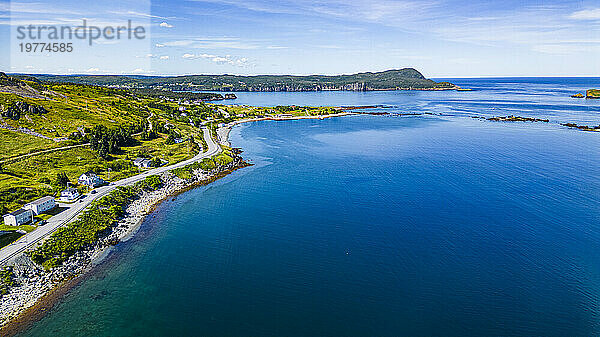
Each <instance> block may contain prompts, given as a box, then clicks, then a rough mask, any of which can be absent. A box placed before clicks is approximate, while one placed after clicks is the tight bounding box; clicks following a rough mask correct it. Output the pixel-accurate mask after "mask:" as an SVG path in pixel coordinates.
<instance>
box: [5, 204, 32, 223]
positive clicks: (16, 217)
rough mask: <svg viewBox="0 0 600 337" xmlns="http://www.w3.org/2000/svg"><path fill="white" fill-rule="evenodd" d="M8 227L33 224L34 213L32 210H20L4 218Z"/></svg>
mask: <svg viewBox="0 0 600 337" xmlns="http://www.w3.org/2000/svg"><path fill="white" fill-rule="evenodd" d="M3 219H4V224H5V225H7V226H21V225H25V224H28V223H30V222H33V212H32V211H31V210H30V209H23V208H21V209H18V210H16V211H14V212H12V213H8V214H5V215H4V216H3Z"/></svg>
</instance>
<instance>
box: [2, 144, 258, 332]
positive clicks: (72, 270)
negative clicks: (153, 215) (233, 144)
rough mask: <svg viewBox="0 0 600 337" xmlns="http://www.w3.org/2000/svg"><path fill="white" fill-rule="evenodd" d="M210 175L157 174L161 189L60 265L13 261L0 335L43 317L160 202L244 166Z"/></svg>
mask: <svg viewBox="0 0 600 337" xmlns="http://www.w3.org/2000/svg"><path fill="white" fill-rule="evenodd" d="M233 159H234V160H233V161H232V162H231V163H229V164H227V165H222V166H220V167H218V168H216V169H214V170H212V171H210V172H205V171H202V170H200V169H198V170H195V171H193V172H192V173H193V174H192V177H191V178H190V179H186V180H184V179H181V178H179V177H177V176H176V175H174V174H173V173H171V172H165V173H162V174H161V175H159V177H160V179H161V182H162V186H161V187H160V188H158V189H157V190H154V191H151V192H141V194H140V195H138V197H137V198H136V199H135V200H134V201H132V202H131V203H129V204H128V205H127V206H126V208H125V213H124V216H123V218H122V219H120V220H119V222H118V223H117V224H116V225H115V226H113V227H112V228H111V229H110V232H109V233H107V234H106V235H104V236H103V237H102V238H100V239H99V240H98V241H97V242H96V243H95V244H94V245H93V246H91V247H88V248H87V249H85V250H83V251H79V252H77V253H75V254H74V255H73V256H71V257H70V258H69V259H68V260H66V261H65V262H64V263H63V264H62V265H61V266H59V267H56V268H53V269H52V270H50V271H45V270H44V269H43V268H42V267H41V266H39V265H36V264H35V263H33V262H32V261H31V260H30V259H29V257H27V256H26V255H24V254H23V255H21V256H20V257H18V258H16V259H15V261H14V263H13V264H12V266H13V272H14V275H15V279H16V282H17V286H14V287H12V288H11V289H10V291H9V292H8V293H7V294H5V295H3V296H2V297H1V298H0V335H2V336H11V335H14V334H16V333H18V332H19V331H22V329H23V328H25V327H26V326H27V325H28V323H31V322H33V321H35V320H36V318H39V317H40V316H41V315H43V314H44V312H46V311H47V310H48V309H49V308H50V307H51V306H52V305H53V304H54V303H55V301H56V299H58V298H60V296H62V294H64V293H66V291H68V289H69V288H70V286H72V285H74V284H76V282H74V281H76V280H77V278H78V277H79V276H81V275H83V274H84V273H85V272H86V271H88V270H89V269H90V268H91V267H93V266H94V265H95V264H96V263H98V262H99V261H100V260H101V258H102V257H103V256H105V255H106V253H107V252H108V251H109V249H110V247H112V246H114V245H116V244H118V243H119V242H121V241H126V240H128V239H129V238H130V237H131V236H132V235H133V234H134V233H135V231H137V229H138V228H139V226H140V224H141V223H142V221H143V219H144V217H145V216H146V215H148V214H149V213H150V212H152V211H153V210H154V208H155V207H156V206H157V205H158V204H159V203H160V202H161V201H163V200H165V199H167V198H169V197H171V196H173V195H175V194H178V193H181V192H184V191H186V190H188V189H190V188H193V187H196V186H200V185H205V184H208V183H210V182H212V181H214V180H216V179H219V178H221V177H223V176H225V175H227V174H229V173H231V172H233V171H234V170H236V169H238V168H242V167H245V166H248V165H249V164H247V163H246V162H245V161H244V160H243V159H242V158H241V157H240V156H237V155H236V156H235V157H234V158H233Z"/></svg>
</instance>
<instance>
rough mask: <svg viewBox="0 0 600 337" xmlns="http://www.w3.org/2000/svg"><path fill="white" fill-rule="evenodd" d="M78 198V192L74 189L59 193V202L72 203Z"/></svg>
mask: <svg viewBox="0 0 600 337" xmlns="http://www.w3.org/2000/svg"><path fill="white" fill-rule="evenodd" d="M77 198H79V191H78V190H77V189H76V188H73V187H71V188H67V189H66V190H64V191H62V192H60V200H61V201H73V200H77Z"/></svg>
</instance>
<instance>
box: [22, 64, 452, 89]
mask: <svg viewBox="0 0 600 337" xmlns="http://www.w3.org/2000/svg"><path fill="white" fill-rule="evenodd" d="M29 76H33V77H35V78H37V79H38V80H42V81H51V82H73V83H80V84H92V85H101V86H115V87H126V88H137V89H156V90H169V91H186V90H187V91H189V90H194V91H325V90H346V91H372V90H451V89H458V87H457V86H455V85H454V84H452V83H448V82H435V81H432V80H429V79H426V78H425V77H424V76H423V75H422V74H421V73H420V72H419V71H417V70H415V69H413V68H404V69H398V70H387V71H382V72H374V73H372V72H366V73H358V74H352V75H334V76H328V75H310V76H293V75H257V76H237V75H187V76H116V75H29Z"/></svg>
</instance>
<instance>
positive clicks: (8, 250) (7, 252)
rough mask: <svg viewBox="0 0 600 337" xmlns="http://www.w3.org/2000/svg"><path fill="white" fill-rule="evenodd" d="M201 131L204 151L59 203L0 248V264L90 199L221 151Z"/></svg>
mask: <svg viewBox="0 0 600 337" xmlns="http://www.w3.org/2000/svg"><path fill="white" fill-rule="evenodd" d="M203 132H204V139H206V143H207V145H208V149H207V151H206V152H202V153H199V154H198V155H196V156H195V157H193V158H191V159H188V160H185V161H182V162H180V163H177V164H173V165H170V166H164V167H157V168H155V169H152V170H148V171H145V172H144V173H141V174H138V175H136V176H133V177H129V178H125V179H122V180H119V181H115V182H114V183H112V184H110V185H107V186H103V187H99V188H96V192H97V193H96V194H88V195H86V196H85V198H84V199H80V200H83V201H82V202H79V201H77V202H75V203H73V204H60V203H59V205H60V206H62V207H68V209H66V210H64V211H62V212H61V213H59V214H57V215H55V216H53V217H52V218H50V219H49V220H48V223H47V224H45V225H43V226H40V227H38V228H37V229H36V230H34V231H33V232H31V233H28V234H26V235H23V236H22V237H20V238H19V240H17V241H15V242H13V243H12V244H10V245H8V246H6V247H4V248H2V250H0V266H2V265H5V264H6V263H7V262H9V261H10V260H12V258H14V257H16V256H17V255H19V254H20V253H22V252H24V251H25V250H26V249H27V248H29V247H31V246H32V245H34V244H36V243H37V242H39V241H40V240H42V239H44V238H46V237H47V236H48V235H50V234H52V233H54V232H55V231H56V230H57V229H58V228H60V227H62V226H64V225H65V224H67V223H69V222H70V221H71V220H73V219H74V218H75V217H77V216H78V215H79V214H80V213H81V211H83V210H84V209H85V208H86V207H87V206H89V205H90V204H91V203H92V201H94V200H96V199H98V198H101V197H102V196H105V195H106V194H108V193H110V192H111V191H112V190H114V189H115V188H117V187H118V186H125V185H131V184H133V183H135V182H137V181H140V180H142V179H144V178H146V177H148V176H151V175H153V174H159V173H163V172H166V171H169V170H172V169H174V168H178V167H183V166H186V165H188V164H191V163H193V162H195V161H199V160H202V159H204V158H207V157H210V156H213V155H215V154H217V153H219V152H221V147H220V146H219V145H217V143H215V141H214V140H213V139H212V137H211V136H210V131H209V130H208V129H206V128H204V129H203Z"/></svg>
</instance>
